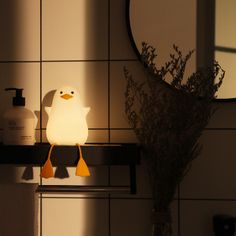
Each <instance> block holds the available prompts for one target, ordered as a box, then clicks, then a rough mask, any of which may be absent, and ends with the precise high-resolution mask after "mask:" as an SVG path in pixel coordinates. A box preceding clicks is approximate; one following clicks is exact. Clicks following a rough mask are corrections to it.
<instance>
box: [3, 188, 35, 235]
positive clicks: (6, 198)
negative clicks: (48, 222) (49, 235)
mask: <svg viewBox="0 0 236 236" xmlns="http://www.w3.org/2000/svg"><path fill="white" fill-rule="evenodd" d="M36 186H37V184H11V185H9V184H1V185H0V189H1V194H0V222H1V223H0V235H9V236H10V235H19V236H33V235H34V236H36V235H38V233H37V229H38V227H37V220H38V219H37V218H38V210H37V209H38V207H35V206H38V195H37V194H35V189H36Z"/></svg>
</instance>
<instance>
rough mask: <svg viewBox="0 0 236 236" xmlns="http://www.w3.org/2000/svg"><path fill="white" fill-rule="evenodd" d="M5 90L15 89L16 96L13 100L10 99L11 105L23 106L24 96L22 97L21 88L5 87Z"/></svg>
mask: <svg viewBox="0 0 236 236" xmlns="http://www.w3.org/2000/svg"><path fill="white" fill-rule="evenodd" d="M5 90H6V91H9V90H15V91H16V96H15V97H13V100H12V105H13V106H25V98H24V97H22V92H23V89H22V88H6V89H5Z"/></svg>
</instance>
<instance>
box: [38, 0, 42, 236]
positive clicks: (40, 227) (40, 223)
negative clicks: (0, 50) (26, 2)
mask: <svg viewBox="0 0 236 236" xmlns="http://www.w3.org/2000/svg"><path fill="white" fill-rule="evenodd" d="M39 4H40V7H39V9H40V23H39V24H40V26H39V27H40V35H39V37H40V39H39V40H40V47H39V50H40V72H39V73H40V143H42V141H43V130H42V127H43V125H42V116H43V115H42V82H43V68H42V57H43V47H42V45H43V24H42V22H43V14H42V13H43V0H40V1H39ZM41 169H42V167H40V172H41ZM40 185H42V177H41V176H40ZM39 198H40V206H39V207H40V222H39V225H40V226H39V231H40V236H43V194H42V193H40V195H39Z"/></svg>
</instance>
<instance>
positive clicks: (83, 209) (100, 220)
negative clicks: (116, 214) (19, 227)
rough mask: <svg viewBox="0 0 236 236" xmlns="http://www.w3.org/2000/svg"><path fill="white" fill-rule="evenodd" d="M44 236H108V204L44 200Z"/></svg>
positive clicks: (75, 200)
mask: <svg viewBox="0 0 236 236" xmlns="http://www.w3.org/2000/svg"><path fill="white" fill-rule="evenodd" d="M42 214H43V215H42V216H43V218H42V219H43V222H42V223H43V230H42V235H44V236H51V235H55V234H56V235H58V236H65V235H70V236H78V235H87V236H94V235H103V236H108V235H109V234H108V227H107V225H108V202H107V200H104V199H79V198H78V199H76V198H75V199H62V198H61V199H60V198H43V213H42Z"/></svg>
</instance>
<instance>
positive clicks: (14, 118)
mask: <svg viewBox="0 0 236 236" xmlns="http://www.w3.org/2000/svg"><path fill="white" fill-rule="evenodd" d="M5 90H15V91H16V96H15V97H13V107H12V108H10V109H8V110H7V111H6V112H5V114H4V115H3V120H4V121H3V144H5V145H34V144H35V116H34V113H33V112H32V111H30V110H29V109H27V108H25V107H24V106H25V98H24V97H22V90H23V89H18V88H7V89H5Z"/></svg>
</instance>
